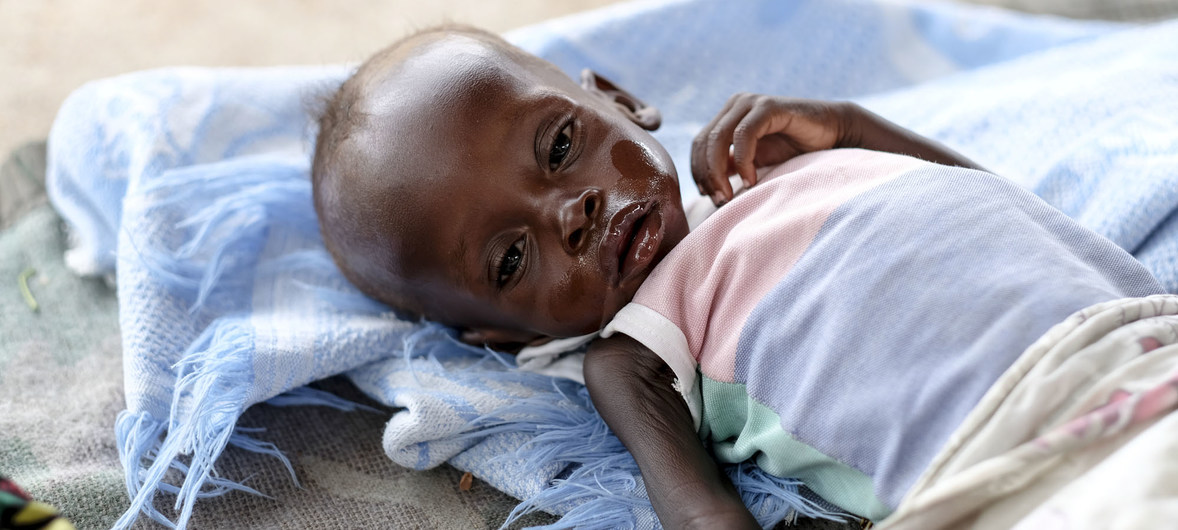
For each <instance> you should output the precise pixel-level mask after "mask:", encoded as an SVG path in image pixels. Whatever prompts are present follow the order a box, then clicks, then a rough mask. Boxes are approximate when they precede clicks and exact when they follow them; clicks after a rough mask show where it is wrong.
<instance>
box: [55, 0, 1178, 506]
mask: <svg viewBox="0 0 1178 530" xmlns="http://www.w3.org/2000/svg"><path fill="white" fill-rule="evenodd" d="M509 38H510V40H512V41H513V42H516V43H518V44H519V45H521V46H522V47H524V48H525V49H527V50H529V51H532V52H535V53H537V54H539V55H541V56H543V57H545V58H548V59H550V60H552V61H554V62H555V63H557V64H558V65H559V66H561V67H562V68H564V69H565V70H566V71H568V72H570V73H576V72H578V71H579V70H580V69H581V68H584V67H590V68H594V69H596V70H598V71H599V72H601V73H603V74H605V75H606V76H608V77H610V78H611V79H613V80H615V81H617V82H618V83H619V84H621V85H623V86H626V87H628V88H629V89H631V90H632V91H633V92H634V93H636V94H638V95H640V96H641V97H643V98H644V99H646V100H647V101H650V102H653V103H655V104H657V105H658V106H660V107H662V109H663V111H664V117H665V121H664V123H665V124H664V127H663V129H662V130H661V131H659V132H658V133H657V134H656V137H657V138H658V139H659V140H660V141H662V142H664V143H665V145H666V146H667V147H668V150H669V151H670V152H671V153H672V156H673V157H674V158H675V160H676V165H677V166H678V167H679V168H680V171H681V173H683V175H682V176H683V181H684V182H683V186H682V188H683V189H684V190H685V197H686V196H691V194H694V191H693V190H694V185H693V184H691V183H690V178H689V175H687V174H686V173H687V167H688V165H687V164H686V163H685V161H686V159H687V147H688V145H689V143H690V139H691V137H692V136H693V134H694V132H695V131H696V130H697V129H698V128H699V127H700V126H701V125H702V124H703V123H705V122H706V121H707V120H708V119H710V117H711V114H712V113H714V112H715V111H716V110H718V109H719V108H720V106H721V105H722V103H723V101H724V100H725V99H726V98H727V97H728V96H729V95H730V94H731V93H733V92H736V91H754V92H767V93H777V94H788V95H795V96H805V97H822V98H853V99H856V100H858V101H860V102H862V103H863V104H865V105H866V106H868V107H870V108H872V109H873V110H876V111H877V112H880V113H882V114H884V115H885V116H887V117H889V118H891V119H893V120H895V121H898V122H899V123H901V124H903V125H906V126H908V127H911V128H913V129H915V130H916V131H918V132H921V133H923V134H926V135H929V136H932V137H934V138H938V139H940V140H943V141H945V142H947V143H948V144H950V145H951V146H952V147H954V148H957V149H959V150H961V151H962V152H964V153H967V154H969V155H970V156H971V157H973V158H974V159H975V160H977V161H978V162H979V163H981V164H983V165H986V166H988V167H990V168H991V169H993V170H995V171H997V172H998V173H1000V174H1004V175H1006V176H1009V177H1011V178H1013V179H1015V180H1016V181H1017V182H1018V183H1020V184H1022V185H1024V186H1026V187H1028V188H1030V189H1032V190H1034V191H1035V192H1036V193H1039V194H1040V195H1041V196H1043V197H1044V198H1046V199H1047V200H1048V201H1049V202H1050V203H1051V204H1053V205H1055V206H1056V207H1058V208H1060V209H1062V210H1063V211H1064V212H1065V213H1067V214H1069V215H1071V216H1073V217H1074V218H1076V219H1078V220H1080V221H1081V223H1082V224H1084V225H1085V226H1088V227H1089V228H1092V229H1093V230H1095V231H1097V232H1098V233H1101V234H1103V235H1105V236H1107V237H1109V238H1111V239H1112V240H1113V241H1115V242H1116V243H1117V244H1119V245H1121V246H1122V247H1123V248H1125V249H1127V250H1129V251H1130V252H1131V253H1133V254H1134V255H1135V256H1137V257H1138V258H1139V259H1141V260H1142V261H1143V262H1144V263H1145V264H1146V265H1147V267H1149V268H1150V270H1151V271H1152V272H1153V273H1154V274H1155V275H1156V276H1157V277H1158V278H1159V279H1160V280H1161V281H1162V283H1163V285H1164V286H1165V287H1166V288H1167V289H1169V290H1171V291H1174V290H1176V289H1178V238H1175V237H1174V234H1172V232H1173V231H1175V230H1178V224H1176V222H1175V221H1173V219H1172V218H1171V216H1170V213H1171V212H1172V211H1173V210H1174V208H1175V205H1178V170H1176V167H1178V158H1176V155H1175V153H1178V63H1176V61H1178V59H1176V58H1178V25H1175V24H1168V25H1165V24H1163V25H1158V26H1153V27H1140V28H1139V27H1122V26H1117V25H1110V24H1104V23H1087V22H1085V23H1081V22H1072V21H1066V20H1059V19H1051V18H1043V17H1031V16H1023V15H1013V14H1009V13H1005V12H1002V11H997V10H992V9H983V8H973V7H964V6H957V5H951V4H929V5H924V4H919V3H909V2H904V1H899V2H898V1H880V2H871V1H854V0H842V1H819V0H795V1H790V2H779V1H776V0H745V1H740V2H724V3H720V2H708V1H704V0H674V1H666V0H661V1H655V2H639V3H635V4H622V5H617V6H614V7H611V8H607V9H605V10H601V11H597V12H593V13H588V14H583V15H578V16H576V17H572V18H567V19H561V20H556V21H553V22H550V23H546V24H542V25H539V26H534V27H531V28H527V29H524V30H520V31H517V32H514V33H512V34H510V35H509ZM348 71H349V68H347V67H344V66H339V67H324V68H309V67H292V68H272V69H198V68H176V69H164V70H155V71H149V72H142V73H136V74H130V75H126V76H121V77H116V78H112V79H107V80H102V81H98V82H94V83H91V84H89V85H86V86H85V87H83V88H81V89H79V90H78V91H76V92H75V93H74V94H73V95H71V96H70V98H69V99H68V100H67V101H66V103H65V104H64V105H63V107H62V109H61V112H60V114H59V116H58V119H57V122H56V123H55V125H54V128H53V131H52V133H51V138H50V167H49V189H50V192H51V197H52V200H53V202H54V205H55V206H56V207H57V209H58V210H59V212H60V213H61V214H62V216H63V217H64V218H65V219H66V220H67V222H68V223H69V225H70V227H71V234H72V236H73V245H72V248H71V250H70V251H69V253H68V255H67V260H68V263H69V264H70V265H71V266H72V267H73V268H74V269H75V270H77V271H79V272H81V273H85V274H92V275H106V276H111V275H117V283H118V292H119V304H120V323H121V328H122V334H123V348H124V367H125V368H124V372H125V376H126V382H125V385H126V397H127V410H126V411H124V412H123V413H122V414H121V415H120V416H119V419H118V422H117V425H116V434H117V437H118V446H119V450H120V453H121V457H122V461H123V464H124V466H125V468H126V482H127V487H128V493H129V495H130V498H131V501H132V504H131V508H130V510H129V511H128V512H127V514H126V515H125V516H124V517H123V518H122V519H121V520H120V521H119V524H118V527H127V526H129V525H130V524H131V523H132V522H133V521H134V520H135V519H136V518H137V517H138V516H139V514H140V513H144V514H147V515H149V516H151V517H152V518H154V519H156V520H158V521H160V522H165V523H167V524H178V525H179V526H183V525H184V523H185V521H186V520H187V519H188V517H189V514H190V513H191V509H192V507H193V505H194V503H195V502H196V500H197V499H198V498H199V497H203V496H207V495H213V494H220V493H224V492H226V491H230V490H233V489H244V490H249V488H248V487H245V486H243V485H241V484H240V483H238V482H237V481H235V480H234V479H238V478H239V477H222V476H220V475H218V474H217V473H216V472H215V468H214V464H215V461H216V458H217V455H219V454H220V452H221V451H222V450H223V449H224V447H225V446H226V445H228V444H233V445H236V446H239V447H243V448H246V449H250V450H254V451H260V452H266V453H270V454H274V455H276V456H277V457H279V458H281V452H280V450H279V449H280V448H275V447H273V446H271V445H268V444H267V443H266V442H265V434H264V433H256V432H252V431H250V430H248V429H241V428H238V427H237V426H236V420H237V418H238V417H239V416H240V414H241V412H242V411H243V410H244V409H245V408H246V407H248V406H250V405H252V404H254V403H257V402H260V401H265V400H272V401H276V402H279V403H290V404H300V403H301V404H328V405H332V406H336V407H340V408H348V407H349V406H350V405H349V404H348V403H344V402H341V401H340V400H338V399H334V398H333V397H332V396H329V395H324V394H322V393H319V392H315V391H312V390H308V389H306V388H305V387H304V385H305V384H306V383H308V382H310V381H313V380H316V379H319V378H322V377H326V376H328V375H332V374H337V373H347V374H348V376H349V377H350V378H351V379H352V380H353V381H354V382H355V383H356V384H357V385H358V386H359V387H360V388H362V389H363V390H365V391H366V392H367V393H368V394H370V395H372V396H373V397H375V398H376V399H378V400H380V401H382V402H384V403H387V404H389V405H393V406H397V407H403V408H404V409H403V410H402V411H400V412H398V413H396V414H395V415H394V416H393V417H392V419H391V420H390V422H389V425H388V428H387V430H386V433H385V436H384V440H383V443H384V447H385V449H386V452H387V453H388V454H389V456H390V457H391V458H392V459H393V460H395V461H397V462H398V463H400V464H402V465H406V466H412V467H416V468H428V467H431V466H436V465H439V464H440V463H442V462H446V461H449V462H450V463H452V464H453V465H455V466H457V467H459V468H461V469H465V470H470V471H472V472H473V473H474V474H475V475H476V476H478V477H480V478H481V479H483V480H486V481H487V482H489V483H490V484H492V485H493V486H495V487H497V488H499V489H501V490H503V491H506V492H508V493H510V494H512V495H514V496H516V497H518V498H520V499H524V500H525V502H524V503H523V504H521V506H520V508H519V509H518V510H517V513H516V515H518V514H520V513H523V512H526V511H528V510H533V509H544V510H548V511H551V512H554V513H558V514H563V515H564V518H563V519H562V521H561V523H560V525H563V526H572V525H577V524H583V525H590V526H594V525H596V526H607V527H613V526H629V525H633V526H637V527H643V528H649V527H653V526H656V525H657V521H656V520H655V519H654V516H653V512H652V511H651V509H650V505H649V503H648V502H647V501H646V499H645V493H644V490H643V487H642V482H641V478H640V476H639V474H638V472H637V468H636V466H635V465H634V462H633V460H632V459H630V457H629V455H628V454H627V453H626V452H625V451H624V449H623V448H622V446H621V445H620V444H619V443H618V441H617V439H616V438H614V437H613V436H612V434H610V433H609V431H608V429H607V428H606V427H605V425H604V424H603V423H602V421H601V420H600V418H599V417H598V416H597V415H596V413H595V412H594V410H593V408H592V405H591V403H590V402H589V400H588V397H587V394H586V393H585V390H584V388H583V387H582V386H580V385H579V384H576V383H573V382H571V381H565V380H559V379H554V378H551V377H547V376H542V375H538V374H532V373H521V372H519V371H518V370H515V369H514V361H513V359H511V358H510V357H507V356H502V355H498V354H495V353H494V352H488V351H481V350H472V349H470V348H466V347H463V346H461V345H460V344H458V343H457V342H456V341H454V340H453V339H452V337H451V334H450V333H449V332H448V331H447V330H445V329H442V328H439V327H437V326H432V325H429V324H425V323H417V322H403V321H399V320H397V319H396V318H395V317H394V316H393V315H392V314H391V312H390V311H389V310H388V308H386V307H384V306H382V305H380V304H377V303H375V302H372V301H370V300H368V299H366V298H365V297H363V296H361V295H360V294H359V293H358V292H357V291H356V290H355V289H354V288H352V287H351V286H350V285H349V284H348V283H347V282H346V281H345V280H344V279H343V278H342V276H341V275H340V274H339V273H338V271H337V270H336V268H335V267H334V265H333V264H332V262H331V260H330V258H329V257H328V255H327V254H326V252H325V251H324V249H323V245H322V241H321V239H320V237H319V233H318V229H317V225H316V221H315V217H314V212H313V209H312V207H311V202H310V184H309V181H308V177H307V173H308V161H309V160H308V159H309V152H310V148H309V147H310V144H311V143H312V142H313V138H314V130H313V126H312V123H313V120H312V119H311V117H310V114H309V112H308V111H307V108H308V102H310V101H313V100H314V99H315V98H316V97H317V96H319V95H324V94H327V93H329V92H330V91H331V90H332V89H333V87H334V86H336V85H337V84H338V83H339V82H340V81H341V80H342V79H343V78H344V76H346V75H347V73H348ZM181 455H189V456H188V457H187V458H186V459H184V460H183V462H182V461H181V460H180V459H179V457H180V456H181ZM169 470H174V471H179V473H180V475H179V476H181V477H183V478H182V480H181V482H179V483H177V484H170V483H168V482H167V481H165V480H164V474H165V472H167V471H169ZM728 471H729V473H730V475H731V476H733V478H734V481H735V482H736V483H737V485H738V487H739V488H741V490H742V493H743V494H744V496H745V499H746V500H747V501H748V502H749V503H750V506H752V508H753V511H754V513H755V514H756V515H757V516H758V517H759V518H760V520H761V521H762V522H763V523H766V524H769V523H772V522H773V521H776V520H780V519H782V518H785V517H787V516H789V515H790V514H793V513H803V514H810V515H814V514H822V513H825V510H824V508H823V506H822V505H821V503H820V502H818V501H814V500H812V499H811V498H809V497H807V496H805V495H799V494H798V488H797V484H796V482H794V481H790V480H787V479H780V478H776V477H771V476H768V475H766V474H764V473H762V472H760V471H759V470H757V469H756V468H755V467H751V466H747V465H744V466H733V467H731V468H729V470H728ZM158 491H168V492H173V493H175V494H176V495H177V501H176V507H177V510H178V511H179V513H178V514H177V515H175V521H174V523H173V522H169V517H168V516H166V515H165V514H163V513H159V512H157V511H156V510H155V509H154V508H153V507H152V502H151V500H152V498H153V497H154V495H155V494H156V493H157V492H158Z"/></svg>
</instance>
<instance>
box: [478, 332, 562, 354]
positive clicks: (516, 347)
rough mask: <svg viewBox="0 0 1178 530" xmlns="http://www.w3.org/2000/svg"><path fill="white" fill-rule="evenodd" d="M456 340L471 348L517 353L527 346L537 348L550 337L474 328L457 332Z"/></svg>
mask: <svg viewBox="0 0 1178 530" xmlns="http://www.w3.org/2000/svg"><path fill="white" fill-rule="evenodd" d="M458 340H460V341H462V342H464V343H466V344H469V345H471V346H486V347H488V348H491V349H492V350H495V351H503V352H508V353H519V351H520V350H522V349H524V348H525V347H527V346H539V345H541V344H544V343H545V342H548V341H550V340H552V337H545V336H540V335H525V334H522V333H519V332H514V331H503V330H498V329H484V328H474V329H464V330H461V331H459V332H458Z"/></svg>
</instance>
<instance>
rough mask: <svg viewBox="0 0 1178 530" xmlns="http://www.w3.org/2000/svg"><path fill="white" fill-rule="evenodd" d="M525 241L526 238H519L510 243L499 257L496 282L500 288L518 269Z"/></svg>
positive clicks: (522, 256) (521, 260)
mask: <svg viewBox="0 0 1178 530" xmlns="http://www.w3.org/2000/svg"><path fill="white" fill-rule="evenodd" d="M526 242H527V239H526V238H522V237H521V238H519V239H518V240H516V242H515V243H512V244H511V246H510V247H507V251H505V252H504V253H503V256H502V257H500V258H499V266H498V267H497V274H496V282H497V283H498V284H499V287H500V288H502V287H504V286H505V285H507V282H509V281H511V277H512V275H514V274H515V273H516V271H517V270H519V266H520V264H522V263H523V261H524V244H525V243H526Z"/></svg>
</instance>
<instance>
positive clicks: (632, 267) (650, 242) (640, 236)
mask: <svg viewBox="0 0 1178 530" xmlns="http://www.w3.org/2000/svg"><path fill="white" fill-rule="evenodd" d="M662 239H663V219H662V215H661V209H660V208H658V205H657V204H654V203H634V204H630V205H627V206H626V207H624V208H622V209H621V210H620V211H618V213H616V214H614V216H613V218H612V219H610V222H609V225H608V227H607V229H606V234H605V239H604V240H603V241H602V248H601V250H602V252H601V261H602V270H604V271H606V274H607V276H608V277H609V278H610V280H611V282H610V283H612V284H613V285H614V286H617V285H620V284H621V283H622V282H623V281H625V280H627V279H629V278H631V277H633V276H634V275H635V274H637V273H638V272H640V271H642V270H644V269H645V268H646V266H647V265H649V264H650V263H651V262H652V261H653V259H654V256H655V254H656V253H657V251H658V248H659V245H660V244H661V243H662Z"/></svg>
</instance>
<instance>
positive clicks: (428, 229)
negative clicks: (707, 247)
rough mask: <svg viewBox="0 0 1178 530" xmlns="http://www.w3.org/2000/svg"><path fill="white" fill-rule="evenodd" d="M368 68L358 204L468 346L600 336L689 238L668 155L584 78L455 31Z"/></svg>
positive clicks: (425, 299) (425, 301) (423, 299)
mask: <svg viewBox="0 0 1178 530" xmlns="http://www.w3.org/2000/svg"><path fill="white" fill-rule="evenodd" d="M372 77H373V82H372V83H370V84H369V86H368V88H367V91H368V92H366V95H365V99H366V110H367V111H368V112H369V113H370V115H371V118H370V120H369V121H368V122H367V124H366V125H365V126H363V127H362V128H361V130H360V131H359V133H358V134H357V135H356V137H355V147H356V148H358V149H359V150H360V153H362V154H363V155H364V156H365V158H366V160H364V161H363V162H362V163H357V164H353V170H354V171H353V172H354V173H355V174H358V175H361V178H357V179H355V182H356V183H357V184H358V185H359V187H358V188H355V189H354V190H351V191H352V192H354V193H355V194H356V195H355V196H363V197H365V199H364V200H361V201H359V204H357V207H359V208H371V209H372V215H371V216H370V218H371V219H373V220H374V222H377V223H380V224H381V226H382V230H385V231H386V235H387V239H388V241H390V244H391V245H394V246H395V247H396V251H395V255H396V256H397V258H396V260H397V261H398V263H397V264H396V266H395V267H390V270H393V269H396V270H397V271H398V273H399V274H400V275H401V276H402V280H403V281H404V283H407V284H413V286H414V287H413V291H414V298H415V299H416V300H417V301H418V302H419V303H420V305H421V307H422V308H423V310H424V313H425V315H426V316H427V317H429V318H431V319H435V320H439V321H441V322H444V323H447V324H451V325H456V326H459V327H461V328H464V329H466V330H468V333H469V335H467V336H468V338H471V340H482V341H489V342H495V343H508V342H530V341H533V340H535V339H539V338H542V337H563V336H574V335H581V334H585V333H590V332H593V331H596V330H598V329H600V328H601V327H602V326H603V325H604V324H605V323H606V322H608V321H609V319H610V318H612V317H613V315H614V314H615V313H617V311H618V310H619V309H620V308H621V307H622V306H623V305H625V304H626V303H627V302H629V301H630V299H631V298H633V296H634V293H635V291H636V290H637V289H638V286H639V285H640V284H641V283H642V282H643V280H644V279H645V278H646V276H647V275H648V274H649V272H650V270H651V269H652V268H653V267H654V265H655V264H657V263H658V262H659V261H660V260H661V259H662V258H663V256H665V255H666V254H667V252H669V251H670V249H671V248H672V247H674V246H675V245H676V244H677V243H678V242H679V241H680V240H681V239H682V238H683V237H684V236H685V235H686V233H687V222H686V219H685V217H684V213H683V207H682V202H681V199H680V197H679V187H678V182H677V179H676V174H675V168H674V166H673V165H672V163H671V160H670V157H669V156H668V154H667V153H666V151H665V150H664V149H663V148H662V146H661V145H659V143H658V142H656V141H655V140H654V138H652V137H651V136H650V134H649V133H648V132H647V131H646V130H644V129H643V128H642V127H641V126H639V125H638V123H636V122H641V121H642V120H641V119H638V118H635V117H633V116H632V113H631V112H627V111H626V110H624V109H621V108H619V106H618V105H617V103H615V98H613V97H611V96H612V95H613V94H615V93H613V92H609V93H607V92H603V91H602V90H599V88H598V86H599V85H598V83H597V82H596V81H595V80H593V79H588V80H587V85H588V89H587V88H583V87H582V86H578V84H576V83H575V82H573V81H572V80H571V79H569V78H568V77H567V76H565V75H564V74H563V73H561V72H560V71H558V70H557V69H556V68H555V67H553V66H552V65H549V64H547V63H543V62H542V61H540V60H539V59H536V58H534V57H519V56H515V55H513V54H512V53H509V52H508V51H505V50H501V49H498V48H497V47H496V46H494V45H492V44H491V43H487V42H483V41H481V40H479V39H475V38H472V37H469V36H465V35H459V36H446V37H442V38H440V39H438V40H436V41H435V42H432V43H429V44H426V45H422V46H420V47H419V48H418V49H417V50H415V51H414V53H413V54H412V55H411V56H410V57H408V58H407V59H405V60H404V61H402V62H400V63H398V64H397V65H395V66H391V67H390V73H389V75H381V74H376V75H373V76H372ZM607 88H612V87H607ZM398 172H400V173H399V174H400V175H401V177H397V178H394V177H392V176H391V175H394V174H397V173H398ZM406 172H407V173H406ZM404 175H410V176H409V177H408V178H406V177H405V176H404ZM398 180H399V184H396V185H391V184H390V182H394V181H398ZM406 181H407V182H406ZM389 212H393V213H391V214H390V213H389Z"/></svg>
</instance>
